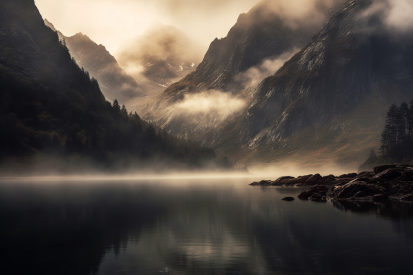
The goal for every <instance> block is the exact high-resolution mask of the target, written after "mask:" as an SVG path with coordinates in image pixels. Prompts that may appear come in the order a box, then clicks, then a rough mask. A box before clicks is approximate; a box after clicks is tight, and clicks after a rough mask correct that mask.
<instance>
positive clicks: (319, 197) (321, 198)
mask: <svg viewBox="0 0 413 275" xmlns="http://www.w3.org/2000/svg"><path fill="white" fill-rule="evenodd" d="M310 200H311V201H316V202H327V197H326V196H323V195H322V194H320V193H316V194H314V195H312V196H311V197H310Z"/></svg>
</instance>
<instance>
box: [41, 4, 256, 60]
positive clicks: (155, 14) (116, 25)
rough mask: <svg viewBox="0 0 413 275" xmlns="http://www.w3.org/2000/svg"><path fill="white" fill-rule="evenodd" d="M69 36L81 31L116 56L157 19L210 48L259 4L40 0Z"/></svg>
mask: <svg viewBox="0 0 413 275" xmlns="http://www.w3.org/2000/svg"><path fill="white" fill-rule="evenodd" d="M35 2H36V6H37V7H38V9H39V11H40V13H41V14H42V16H43V18H47V19H48V20H49V21H50V22H52V23H53V24H54V26H55V27H56V28H57V29H58V30H60V31H61V32H63V33H64V34H65V35H66V36H71V35H74V34H76V33H78V32H82V33H84V34H86V35H88V36H89V37H90V38H91V39H92V40H94V41H95V42H97V43H98V44H102V45H104V46H105V47H106V48H107V49H108V50H109V51H110V52H111V53H112V54H114V53H115V52H116V51H117V49H118V48H119V46H120V45H121V44H122V43H123V42H124V41H126V40H128V39H131V38H134V37H136V36H137V35H140V34H142V33H143V32H144V31H145V30H146V29H147V28H148V27H149V26H150V25H151V24H152V22H153V21H155V20H157V21H159V22H161V23H163V24H167V25H172V26H175V27H177V28H179V29H181V30H182V31H184V32H185V33H186V34H187V35H188V36H190V37H191V38H193V39H195V40H196V41H197V42H198V43H200V44H203V45H204V46H208V45H209V43H210V42H211V41H213V40H214V39H215V38H216V37H218V38H221V37H225V36H226V34H227V33H228V30H229V29H230V28H231V27H232V26H233V25H234V24H235V22H236V20H237V18H238V16H239V15H240V14H241V13H245V12H248V10H249V9H251V8H252V7H253V6H254V5H255V4H256V3H258V2H259V0H208V1H195V0H59V1H56V0H35Z"/></svg>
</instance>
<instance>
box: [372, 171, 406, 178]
mask: <svg viewBox="0 0 413 275" xmlns="http://www.w3.org/2000/svg"><path fill="white" fill-rule="evenodd" d="M401 175H402V171H401V170H400V169H398V168H389V169H387V170H384V171H383V172H380V173H379V174H377V175H375V176H374V177H373V178H375V179H385V180H394V179H397V178H398V177H400V176H401Z"/></svg>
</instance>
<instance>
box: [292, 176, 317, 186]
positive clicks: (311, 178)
mask: <svg viewBox="0 0 413 275" xmlns="http://www.w3.org/2000/svg"><path fill="white" fill-rule="evenodd" d="M320 184H323V177H322V176H321V175H320V174H315V175H309V176H308V178H307V179H306V180H305V181H304V182H301V183H298V184H297V186H313V185H320Z"/></svg>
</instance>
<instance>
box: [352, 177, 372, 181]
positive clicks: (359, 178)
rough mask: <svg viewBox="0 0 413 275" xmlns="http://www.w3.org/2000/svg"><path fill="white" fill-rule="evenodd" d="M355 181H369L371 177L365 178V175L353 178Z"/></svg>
mask: <svg viewBox="0 0 413 275" xmlns="http://www.w3.org/2000/svg"><path fill="white" fill-rule="evenodd" d="M354 180H356V181H364V182H370V181H371V179H370V178H366V177H358V178H356V179H354Z"/></svg>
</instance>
